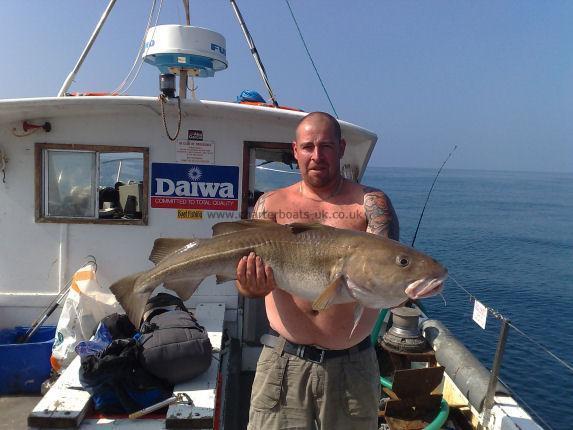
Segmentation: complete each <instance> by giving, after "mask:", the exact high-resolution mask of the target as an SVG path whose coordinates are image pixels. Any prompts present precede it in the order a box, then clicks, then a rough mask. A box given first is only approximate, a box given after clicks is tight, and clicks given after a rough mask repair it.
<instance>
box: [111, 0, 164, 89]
mask: <svg viewBox="0 0 573 430" xmlns="http://www.w3.org/2000/svg"><path fill="white" fill-rule="evenodd" d="M154 2H155V0H154ZM162 6H163V0H160V1H159V7H158V8H157V16H156V17H155V22H154V23H153V33H152V35H151V39H152V40H153V37H154V35H155V29H156V28H157V22H158V21H159V15H161V8H162ZM145 34H147V30H146V32H145ZM144 40H145V36H144ZM147 49H149V47H148V48H147ZM147 49H146V51H147ZM138 57H139V55H138ZM142 65H143V59H141V61H140V62H139V65H138V66H137V70H136V72H135V75H134V76H133V78H132V79H131V82H130V83H129V85H128V86H127V87H126V88H125V89H124V90H123V91H121V93H120V94H121V95H123V94H125V93H126V92H127V90H129V88H130V87H131V85H133V83H134V82H135V80H136V79H137V77H138V76H139V71H140V70H141V66H142Z"/></svg>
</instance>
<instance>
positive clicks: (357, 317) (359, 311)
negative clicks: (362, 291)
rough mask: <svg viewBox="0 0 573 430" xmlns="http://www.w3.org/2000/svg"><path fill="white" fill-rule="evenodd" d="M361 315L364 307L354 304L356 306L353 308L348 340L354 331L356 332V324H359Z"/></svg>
mask: <svg viewBox="0 0 573 430" xmlns="http://www.w3.org/2000/svg"><path fill="white" fill-rule="evenodd" d="M363 313H364V306H362V305H361V304H360V303H356V306H355V307H354V325H353V326H352V330H351V331H350V336H348V339H350V338H351V337H352V335H353V334H354V330H356V327H358V323H359V322H360V318H362V314H363Z"/></svg>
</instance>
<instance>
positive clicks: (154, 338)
mask: <svg viewBox="0 0 573 430" xmlns="http://www.w3.org/2000/svg"><path fill="white" fill-rule="evenodd" d="M145 309H146V312H145V314H144V317H145V318H144V323H143V324H142V325H141V327H140V329H139V331H140V333H141V336H140V337H139V344H140V345H141V351H140V354H139V361H140V363H141V365H142V366H143V368H145V369H146V370H147V371H148V372H150V373H151V374H153V375H155V376H157V377H158V378H161V379H163V380H165V381H167V382H169V383H170V384H177V383H180V382H184V381H187V380H189V379H192V378H194V377H195V376H197V375H199V374H201V373H203V372H204V371H205V370H207V369H208V368H209V366H210V365H211V354H212V352H213V348H212V346H211V342H210V340H209V337H208V336H207V332H206V330H205V329H204V328H203V327H202V326H201V325H199V323H198V322H197V320H196V319H195V317H194V316H193V314H192V313H191V312H189V311H188V310H187V308H186V307H185V305H184V304H183V302H182V301H181V300H180V299H179V298H178V297H175V296H172V295H170V294H166V293H159V294H158V295H157V296H155V297H152V298H151V299H150V300H149V302H148V305H147V306H146V308H145Z"/></svg>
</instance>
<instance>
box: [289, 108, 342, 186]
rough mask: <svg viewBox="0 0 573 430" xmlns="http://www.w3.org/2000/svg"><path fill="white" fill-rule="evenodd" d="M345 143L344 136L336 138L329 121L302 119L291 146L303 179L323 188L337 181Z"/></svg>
mask: <svg viewBox="0 0 573 430" xmlns="http://www.w3.org/2000/svg"><path fill="white" fill-rule="evenodd" d="M345 146H346V142H345V141H344V139H341V140H340V141H338V140H337V138H336V134H335V132H334V129H333V127H332V124H331V123H330V122H329V121H327V120H324V119H322V118H313V119H309V120H307V121H304V122H302V123H301V124H300V125H299V127H298V128H297V130H296V140H295V141H294V142H293V144H292V148H293V153H294V158H296V160H297V162H298V167H299V169H300V173H301V175H302V178H303V180H304V182H306V183H308V184H309V185H311V186H313V187H315V188H322V187H326V186H328V185H330V184H332V183H333V182H334V181H336V180H337V178H338V176H339V175H340V159H341V158H342V156H343V155H344V148H345Z"/></svg>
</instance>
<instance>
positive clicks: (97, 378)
mask: <svg viewBox="0 0 573 430" xmlns="http://www.w3.org/2000/svg"><path fill="white" fill-rule="evenodd" d="M102 324H103V325H105V326H106V327H107V329H108V331H109V332H110V334H111V335H112V337H113V339H114V340H113V341H112V342H111V343H110V344H109V345H108V346H107V347H106V348H105V349H104V350H103V351H102V352H101V353H93V354H87V355H85V356H82V358H81V367H80V372H79V377H80V382H81V384H82V386H83V387H84V388H85V389H86V391H88V392H89V393H90V394H91V395H92V400H93V402H94V407H95V410H97V411H99V412H103V413H108V414H113V413H125V412H128V413H131V412H135V411H137V410H140V409H143V408H145V407H148V406H151V405H153V404H156V403H158V402H160V401H162V400H165V399H167V398H169V397H170V396H171V395H172V392H173V387H170V386H169V385H167V384H166V383H165V382H164V381H163V380H160V379H159V378H157V377H156V376H153V375H152V374H151V373H150V372H148V371H146V370H145V369H143V367H142V366H141V364H140V363H139V360H138V356H139V353H140V346H139V345H138V343H137V342H136V340H135V339H133V338H132V337H131V335H133V334H134V333H135V328H134V327H133V326H132V325H131V323H130V322H129V320H128V319H127V316H126V315H118V314H113V315H110V316H108V317H106V318H104V319H103V320H102Z"/></svg>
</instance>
